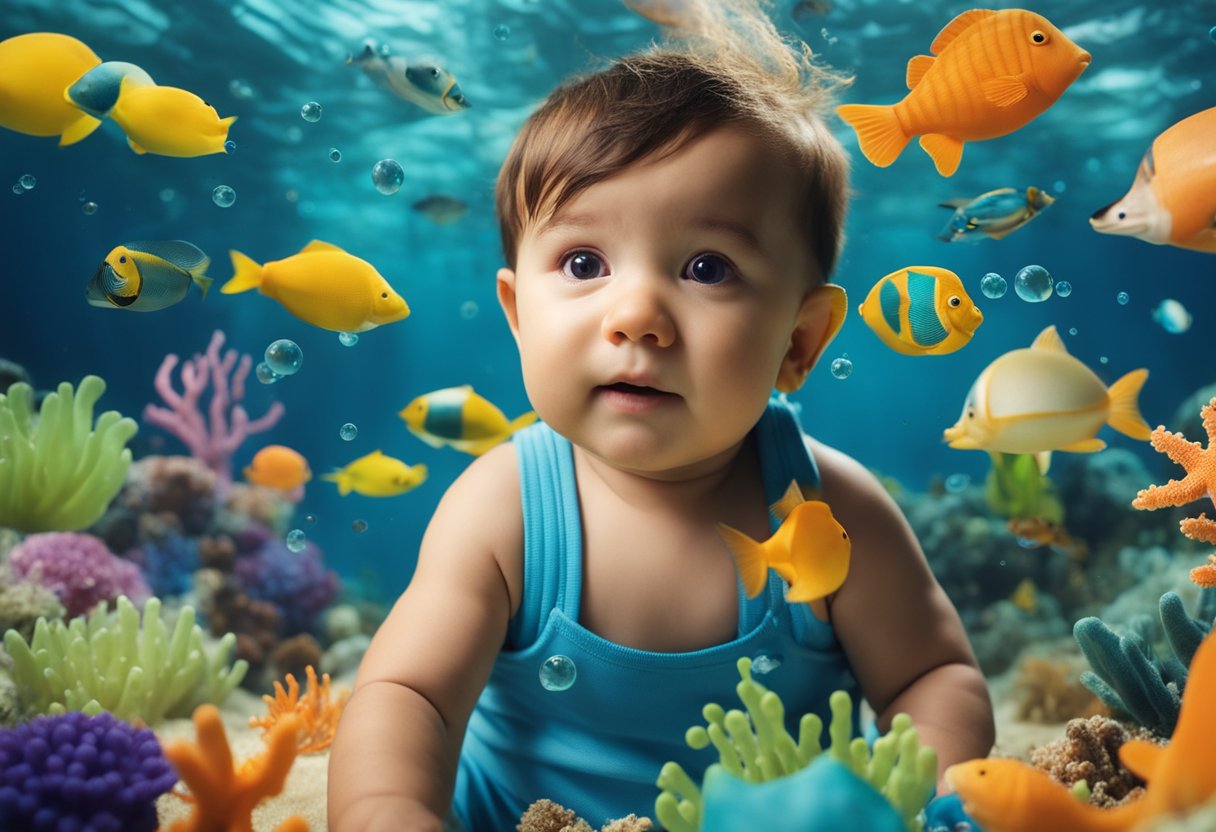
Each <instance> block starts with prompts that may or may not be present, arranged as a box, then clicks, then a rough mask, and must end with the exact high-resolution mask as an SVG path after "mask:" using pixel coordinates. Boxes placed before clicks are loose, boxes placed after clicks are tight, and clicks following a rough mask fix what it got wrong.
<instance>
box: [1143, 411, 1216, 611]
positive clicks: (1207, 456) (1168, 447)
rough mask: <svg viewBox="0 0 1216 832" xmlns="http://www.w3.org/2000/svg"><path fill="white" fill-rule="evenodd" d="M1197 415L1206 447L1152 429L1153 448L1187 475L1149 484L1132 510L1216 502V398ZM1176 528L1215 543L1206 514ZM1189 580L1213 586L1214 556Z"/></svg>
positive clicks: (1215, 524)
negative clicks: (1205, 497)
mask: <svg viewBox="0 0 1216 832" xmlns="http://www.w3.org/2000/svg"><path fill="white" fill-rule="evenodd" d="M1199 415H1200V417H1202V419H1203V429H1204V430H1205V431H1207V434H1208V444H1207V447H1206V448H1205V447H1203V446H1202V445H1200V444H1199V443H1198V442H1191V441H1188V440H1187V438H1186V437H1185V436H1183V435H1182V434H1181V433H1171V432H1170V431H1168V430H1166V429H1165V426H1164V425H1159V426H1158V427H1156V428H1155V429H1154V430H1153V432H1152V435H1151V436H1150V437H1149V441H1150V442H1151V443H1152V446H1153V449H1154V450H1156V451H1157V452H1158V453H1163V454H1165V455H1166V456H1168V457H1169V458H1170V459H1171V460H1172V461H1173V462H1176V463H1178V464H1179V465H1181V466H1182V467H1183V468H1184V469H1186V476H1184V477H1183V478H1182V479H1180V480H1170V481H1169V482H1167V483H1166V484H1165V485H1150V486H1149V487H1148V488H1145V489H1144V490H1142V491H1140V492H1139V493H1138V494H1137V495H1136V499H1134V500H1132V508H1139V509H1146V510H1148V511H1154V510H1156V509H1159V508H1166V507H1169V506H1182V505H1186V504H1187V503H1190V502H1194V501H1195V500H1198V499H1200V498H1202V497H1204V496H1207V497H1208V498H1209V499H1211V500H1212V501H1213V502H1216V397H1213V398H1212V400H1211V401H1209V402H1208V403H1207V404H1205V405H1204V406H1203V408H1202V409H1200V411H1199ZM1179 528H1180V529H1181V531H1182V533H1183V534H1184V535H1185V536H1187V537H1189V538H1190V539H1191V540H1200V541H1203V542H1204V543H1214V544H1216V520H1209V519H1208V517H1207V515H1206V514H1200V515H1199V516H1198V517H1188V518H1186V519H1184V520H1183V521H1182V522H1181V523H1180V524H1179ZM1191 580H1192V581H1194V582H1195V583H1196V584H1198V585H1199V586H1203V587H1209V586H1216V554H1212V555H1209V556H1208V562H1207V563H1206V564H1204V565H1203V566H1197V567H1195V568H1194V569H1192V570H1191Z"/></svg>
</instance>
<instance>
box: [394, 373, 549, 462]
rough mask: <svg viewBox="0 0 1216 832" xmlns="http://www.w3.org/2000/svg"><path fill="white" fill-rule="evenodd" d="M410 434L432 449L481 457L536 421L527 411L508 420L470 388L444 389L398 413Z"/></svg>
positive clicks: (532, 414)
mask: <svg viewBox="0 0 1216 832" xmlns="http://www.w3.org/2000/svg"><path fill="white" fill-rule="evenodd" d="M398 415H400V416H401V418H402V419H404V420H405V424H406V427H408V428H409V429H410V432H411V433H413V434H414V435H415V436H417V437H418V438H419V439H421V440H422V441H423V442H425V443H427V444H428V445H431V446H432V447H435V448H441V447H443V446H444V445H450V446H451V447H453V448H455V449H456V450H458V451H464V452H465V453H467V454H473V455H474V456H480V455H481V454H484V453H485V452H486V451H488V450H490V448H493V447H494V446H495V445H497V444H498V443H499V442H502V441H503V440H504V439H506V438H507V437H508V436H510V435H511V434H513V433H515V431H517V430H519V429H520V428H526V427H527V426H528V425H530V424H532V423H533V422H535V421H536V413H534V412H532V411H528V412H527V413H525V414H523V415H522V416H519V417H517V418H515V419H513V420H511V421H507V417H506V416H504V415H503V413H502V411H501V410H499V409H498V408H497V407H495V406H494V405H492V404H490V402H489V401H487V400H486V399H484V398H482V397H481V396H479V395H477V394H476V393H474V392H473V388H472V387H470V386H469V385H467V384H466V385H464V386H463V387H445V388H444V389H442V390H436V391H434V392H433V393H427V394H426V395H424V396H419V397H418V398H416V399H414V400H413V401H412V402H410V403H409V404H407V405H406V406H405V407H404V408H403V409H402V410H401V412H400V413H399V414H398Z"/></svg>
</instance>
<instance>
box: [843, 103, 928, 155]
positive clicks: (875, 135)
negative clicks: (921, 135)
mask: <svg viewBox="0 0 1216 832" xmlns="http://www.w3.org/2000/svg"><path fill="white" fill-rule="evenodd" d="M836 114H837V115H838V116H840V117H841V118H842V119H844V121H845V123H846V124H848V125H849V126H850V127H852V128H853V129H854V130H856V131H857V142H858V144H859V145H861V152H862V154H863V155H864V156H865V157H866V158H867V159H869V160H870V161H871V162H872V163H874V164H875V165H877V166H878V167H880V168H885V167H886V166H887V165H889V164H891V163H892V162H894V161H895V160H896V159H898V158H899V154H900V153H902V152H903V150H904V147H905V146H907V144H908V140H909V139H910V138H911V137H910V136H907V135H905V134H904V131H903V128H902V127H900V126H899V118H898V117H897V116H896V115H895V107H894V106H890V105H883V104H842V105H841V106H839V107H837V108H836Z"/></svg>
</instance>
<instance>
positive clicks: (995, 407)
mask: <svg viewBox="0 0 1216 832" xmlns="http://www.w3.org/2000/svg"><path fill="white" fill-rule="evenodd" d="M1147 378H1148V370H1143V369H1141V370H1133V371H1132V372H1130V373H1128V374H1127V375H1125V376H1123V378H1121V379H1119V380H1118V381H1116V382H1115V383H1114V384H1112V385H1111V386H1110V387H1109V388H1108V387H1107V386H1106V385H1105V384H1103V383H1102V380H1101V379H1100V378H1098V376H1097V375H1095V374H1094V371H1093V370H1091V369H1089V368H1088V367H1086V366H1085V365H1084V364H1082V363H1081V362H1080V361H1078V360H1077V359H1076V358H1074V357H1073V356H1071V355H1069V354H1068V350H1067V349H1066V348H1065V346H1064V342H1063V341H1061V340H1060V335H1059V333H1058V332H1056V328H1055V327H1054V326H1049V327H1047V328H1046V329H1044V330H1043V331H1042V332H1040V333H1039V336H1038V337H1037V338H1035V339H1034V343H1032V344H1031V345H1030V346H1029V347H1028V348H1024V349H1017V350H1010V351H1009V352H1007V353H1005V354H1004V355H1002V356H1000V357H999V358H997V359H996V360H995V361H993V362H992V363H991V364H989V365H988V366H987V367H985V368H984V371H983V372H982V373H980V375H979V378H977V379H976V380H975V383H974V384H973V385H972V386H971V391H970V392H969V393H968V394H967V399H966V401H965V402H964V403H963V413H962V415H961V416H960V417H959V420H958V422H956V423H955V424H954V425H953V426H951V427H948V428H946V430H945V432H944V434H943V438H944V439H945V441H946V442H947V443H948V444H949V445H950V447H951V448H959V449H962V450H985V451H1001V452H1003V453H1007V454H1044V453H1046V452H1048V451H1069V452H1071V453H1093V452H1095V451H1100V450H1102V449H1103V448H1105V447H1106V443H1105V442H1103V441H1102V440H1101V439H1098V438H1097V437H1096V436H1095V434H1096V433H1097V432H1098V429H1099V428H1101V427H1102V425H1104V424H1109V425H1110V426H1111V427H1112V428H1114V429H1115V430H1117V431H1119V432H1120V433H1123V434H1126V435H1127V436H1130V437H1131V438H1133V439H1140V440H1147V439H1148V438H1149V435H1150V434H1151V433H1152V430H1151V429H1150V428H1149V426H1148V424H1147V423H1146V422H1145V421H1144V417H1143V416H1141V415H1140V406H1139V404H1138V403H1137V401H1136V400H1137V397H1138V396H1139V395H1140V388H1141V387H1143V386H1144V382H1145V380H1146V379H1147ZM1039 470H1040V471H1046V470H1047V460H1046V459H1044V458H1041V459H1040V464H1039Z"/></svg>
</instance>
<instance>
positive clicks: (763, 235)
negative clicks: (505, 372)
mask: <svg viewBox="0 0 1216 832" xmlns="http://www.w3.org/2000/svg"><path fill="white" fill-rule="evenodd" d="M794 179H795V177H794V172H793V170H792V169H791V168H790V167H789V165H788V164H787V163H786V162H784V161H781V160H779V159H777V158H774V155H773V154H772V152H771V150H770V149H769V148H768V147H767V146H765V145H764V144H763V143H762V142H761V141H760V140H758V139H756V138H753V137H751V136H749V135H747V134H746V133H744V132H742V131H741V130H738V129H734V128H726V129H721V130H717V131H714V132H712V133H709V134H707V135H706V136H704V137H702V138H699V139H697V140H695V141H694V142H692V143H690V144H688V145H686V146H685V147H684V148H682V149H681V150H680V151H679V152H677V153H675V154H673V155H670V156H667V157H665V158H663V159H660V160H657V161H645V162H642V163H640V164H637V165H634V166H633V167H630V168H628V169H626V170H625V171H623V172H621V173H620V174H617V175H616V176H614V177H612V178H610V179H607V180H604V181H603V182H600V183H597V184H595V185H593V186H591V187H590V188H588V189H587V190H585V191H583V192H582V193H581V194H579V195H578V196H577V197H575V198H574V199H572V200H571V201H570V202H568V203H567V204H566V205H565V206H563V208H562V210H561V211H560V212H558V213H556V214H555V215H554V216H552V217H549V218H547V219H546V220H543V221H541V222H539V223H537V224H535V225H533V226H532V227H530V228H529V229H527V230H526V232H525V233H524V234H523V236H522V238H521V240H520V244H519V252H518V259H517V268H516V270H515V271H514V272H512V271H510V270H508V269H503V270H501V271H500V272H499V276H498V280H499V297H500V300H501V301H502V303H503V307H504V310H505V311H506V313H507V319H508V321H509V322H510V323H511V326H512V329H513V331H514V332H515V335H516V340H517V341H518V344H519V351H520V357H521V362H522V366H523V376H524V384H525V386H526V387H527V390H528V396H529V398H530V399H531V401H532V405H533V407H535V409H536V411H537V413H538V414H539V416H540V418H541V419H543V420H544V421H545V422H547V423H548V424H549V425H550V427H552V428H553V429H554V430H556V431H558V432H559V433H561V434H562V435H563V436H565V437H567V438H568V439H570V440H571V441H572V442H574V443H575V444H577V445H579V446H580V447H582V448H584V449H586V450H587V451H589V452H590V453H592V454H593V455H595V456H596V457H598V458H600V459H602V460H605V461H607V462H609V463H610V464H613V465H615V466H617V467H620V468H624V469H628V470H633V471H637V472H644V473H646V474H648V475H652V476H660V477H682V476H692V475H695V474H696V473H697V472H698V471H700V470H708V469H709V468H710V467H712V466H714V465H715V463H718V462H720V461H721V460H724V459H727V458H729V456H730V455H733V453H734V452H735V449H736V448H737V446H738V444H739V443H740V442H741V441H742V439H743V438H744V436H745V435H746V434H747V432H748V430H749V429H750V428H751V427H752V425H754V424H755V422H756V420H757V419H758V418H759V417H760V414H761V413H762V412H763V410H764V407H765V404H766V402H767V401H768V397H769V394H770V393H771V391H772V389H773V386H774V383H775V381H776V378H777V373H778V369H779V368H780V367H781V363H782V359H783V358H784V357H785V356H786V354H787V351H788V350H789V349H790V346H791V335H792V333H793V332H794V329H795V324H796V322H797V317H798V312H799V308H800V305H801V302H802V300H803V298H804V297H805V295H806V294H807V291H808V289H809V287H810V286H811V285H813V283H814V281H813V280H812V276H813V274H814V269H815V266H814V264H813V261H812V258H811V254H810V252H809V250H808V247H807V246H806V243H805V238H804V236H803V235H802V234H800V233H799V229H798V228H797V227H796V226H797V223H796V220H795V217H797V216H799V215H800V214H801V211H799V210H797V209H798V207H799V206H797V205H796V191H795V186H794ZM825 324H826V322H825Z"/></svg>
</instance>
